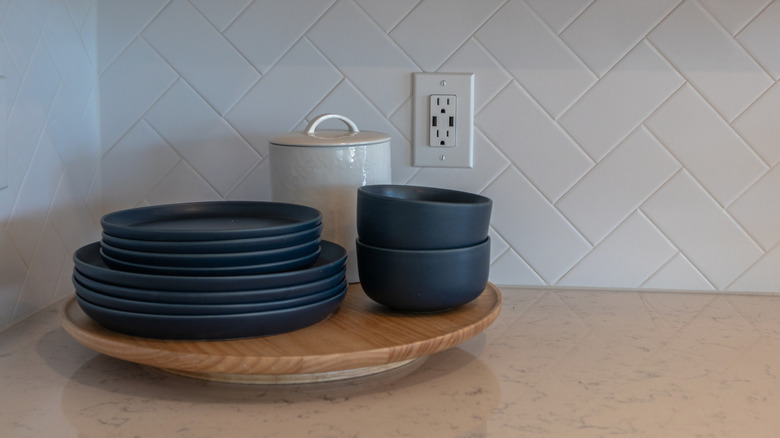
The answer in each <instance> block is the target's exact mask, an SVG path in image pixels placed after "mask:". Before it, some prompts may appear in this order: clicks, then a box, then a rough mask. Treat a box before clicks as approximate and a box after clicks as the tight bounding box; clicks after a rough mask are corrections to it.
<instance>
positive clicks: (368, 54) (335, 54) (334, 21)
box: [307, 2, 419, 114]
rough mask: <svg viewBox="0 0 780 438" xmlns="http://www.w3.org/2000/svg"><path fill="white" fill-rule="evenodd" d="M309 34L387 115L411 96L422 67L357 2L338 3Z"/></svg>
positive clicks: (329, 57)
mask: <svg viewBox="0 0 780 438" xmlns="http://www.w3.org/2000/svg"><path fill="white" fill-rule="evenodd" d="M307 35H308V37H309V38H310V39H311V40H312V41H313V42H314V44H315V45H316V46H317V47H318V48H319V49H320V50H321V51H322V52H323V54H324V55H325V56H327V58H328V59H329V60H330V61H331V62H333V63H334V64H335V65H338V66H339V69H340V70H341V71H342V72H343V73H344V75H346V76H347V77H348V78H349V79H350V81H352V83H354V84H355V86H356V87H357V88H358V89H359V90H360V91H361V92H362V93H363V94H365V95H366V97H368V99H369V100H371V102H373V103H374V105H376V106H377V108H379V110H380V111H382V113H383V114H391V113H392V112H393V111H395V110H396V109H397V108H398V107H399V106H400V105H401V104H402V103H403V102H404V101H405V100H406V99H407V98H408V97H409V96H410V95H411V93H412V81H411V73H413V72H416V71H419V68H418V67H417V66H416V65H415V64H414V63H413V62H412V60H411V59H410V58H409V57H408V56H407V55H406V54H405V53H404V52H403V51H402V50H401V49H400V48H399V47H398V46H397V45H396V44H395V43H394V42H393V41H392V40H391V39H390V37H389V36H388V35H387V34H386V33H385V32H384V31H382V29H381V28H380V27H378V26H377V25H376V24H375V23H374V22H372V21H371V20H370V18H369V17H367V16H366V15H365V13H363V11H362V10H361V9H360V8H358V7H357V5H355V4H352V3H348V2H338V3H336V4H335V5H334V6H333V7H332V8H331V9H330V10H329V11H328V12H327V13H326V14H325V15H324V16H323V17H322V18H321V19H320V21H318V22H317V24H315V25H314V27H312V28H311V29H309V31H308V32H307ZM356 35H359V37H358V38H356V37H355V36H356Z"/></svg>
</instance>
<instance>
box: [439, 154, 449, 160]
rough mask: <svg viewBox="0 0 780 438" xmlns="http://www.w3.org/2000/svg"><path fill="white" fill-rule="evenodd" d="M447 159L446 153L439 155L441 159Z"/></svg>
mask: <svg viewBox="0 0 780 438" xmlns="http://www.w3.org/2000/svg"><path fill="white" fill-rule="evenodd" d="M446 159H447V156H446V155H439V160H441V161H444V160H446Z"/></svg>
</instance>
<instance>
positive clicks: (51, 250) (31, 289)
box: [14, 222, 71, 319]
mask: <svg viewBox="0 0 780 438" xmlns="http://www.w3.org/2000/svg"><path fill="white" fill-rule="evenodd" d="M70 256H71V255H70V253H69V252H68V250H67V249H66V248H65V246H64V245H63V244H62V241H60V239H59V236H58V235H57V232H56V231H55V230H54V228H53V227H52V226H51V224H50V223H48V222H47V224H46V226H45V227H44V229H43V232H42V236H41V239H40V242H39V243H38V246H37V248H36V251H35V254H34V256H33V258H32V260H31V261H30V267H29V269H28V271H27V278H26V279H25V282H24V286H23V287H22V293H21V294H20V295H19V301H18V302H17V304H16V309H15V310H14V319H21V318H24V317H26V316H29V315H32V314H33V313H35V312H37V311H38V310H39V309H42V308H43V307H46V306H47V305H49V304H50V303H51V299H52V296H53V295H54V291H55V289H56V288H57V280H58V279H59V275H60V272H61V271H62V266H63V265H64V263H65V259H66V258H69V257H70Z"/></svg>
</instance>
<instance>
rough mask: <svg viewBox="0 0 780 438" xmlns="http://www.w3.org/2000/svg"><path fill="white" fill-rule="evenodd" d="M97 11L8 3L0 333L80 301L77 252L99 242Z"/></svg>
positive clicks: (4, 14) (75, 2)
mask: <svg viewBox="0 0 780 438" xmlns="http://www.w3.org/2000/svg"><path fill="white" fill-rule="evenodd" d="M95 5H96V2H95V1H94V0H41V1H30V0H16V1H9V0H5V1H0V72H2V74H4V75H5V77H6V79H5V83H6V93H5V97H6V101H5V102H4V108H3V110H2V111H0V113H3V114H5V116H6V117H7V126H8V129H7V131H6V132H2V133H0V135H4V136H5V137H6V138H5V140H7V142H8V143H7V144H8V149H9V154H8V187H6V188H4V189H2V190H0V329H2V328H4V327H7V326H9V325H11V324H12V323H14V322H16V321H19V320H21V319H23V318H24V317H26V316H28V315H30V314H32V313H33V312H35V311H37V310H40V309H41V308H43V307H45V306H47V305H49V304H51V303H52V302H54V301H56V300H57V299H59V298H62V297H63V296H65V295H66V294H70V293H72V290H73V289H72V286H71V283H70V275H71V272H72V266H73V263H72V261H71V254H72V253H73V251H74V250H76V249H77V248H78V247H79V246H81V245H83V244H85V243H87V242H89V241H93V240H95V238H96V236H97V235H98V230H99V228H98V225H97V219H96V218H98V219H99V217H100V216H99V214H100V212H101V211H102V210H101V207H100V205H99V200H100V191H99V189H100V184H99V179H97V177H98V176H99V174H98V172H97V171H98V168H99V165H100V147H99V141H98V120H97V94H96V93H97V80H96V74H95V59H96V51H95V35H96V31H95V22H96V21H95V17H96V15H95V12H96V9H95Z"/></svg>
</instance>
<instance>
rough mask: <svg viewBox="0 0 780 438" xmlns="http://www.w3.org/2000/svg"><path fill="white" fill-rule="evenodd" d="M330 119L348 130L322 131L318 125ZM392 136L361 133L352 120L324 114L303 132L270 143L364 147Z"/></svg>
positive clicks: (276, 138)
mask: <svg viewBox="0 0 780 438" xmlns="http://www.w3.org/2000/svg"><path fill="white" fill-rule="evenodd" d="M328 119H338V120H341V121H342V122H344V123H345V124H346V125H347V127H348V128H349V129H348V130H346V131H344V130H334V129H321V130H319V131H317V130H316V128H317V125H319V124H320V123H322V122H323V121H325V120H328ZM389 140H390V136H389V135H387V134H384V133H381V132H374V131H360V130H358V128H357V125H355V122H353V121H352V120H350V119H348V118H346V117H344V116H341V115H338V114H322V115H319V116H317V117H315V118H314V119H312V121H311V122H309V124H308V125H307V126H306V129H304V131H303V132H289V133H286V134H281V135H277V136H275V137H273V138H271V140H270V143H271V144H274V145H279V146H363V145H369V144H376V143H384V142H387V141H389Z"/></svg>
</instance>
